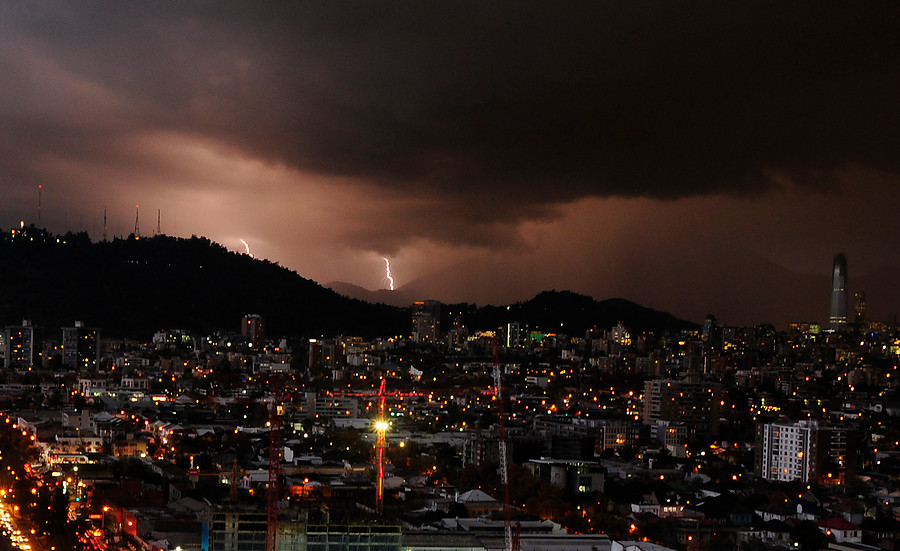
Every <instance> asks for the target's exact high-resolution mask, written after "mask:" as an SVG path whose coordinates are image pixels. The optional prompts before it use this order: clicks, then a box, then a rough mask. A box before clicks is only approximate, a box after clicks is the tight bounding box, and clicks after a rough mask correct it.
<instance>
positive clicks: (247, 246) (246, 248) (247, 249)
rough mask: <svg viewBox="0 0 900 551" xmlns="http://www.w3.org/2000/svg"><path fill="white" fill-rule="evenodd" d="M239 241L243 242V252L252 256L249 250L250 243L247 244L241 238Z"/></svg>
mask: <svg viewBox="0 0 900 551" xmlns="http://www.w3.org/2000/svg"><path fill="white" fill-rule="evenodd" d="M240 242H241V243H243V244H244V249H245V252H244V254H246V255H247V256H249V257H250V258H253V253H251V252H250V245H248V244H247V242H246V241H244V240H243V239H241V240H240Z"/></svg>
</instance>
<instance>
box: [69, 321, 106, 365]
mask: <svg viewBox="0 0 900 551" xmlns="http://www.w3.org/2000/svg"><path fill="white" fill-rule="evenodd" d="M98 333H99V332H98V331H97V329H91V328H89V327H85V326H84V323H82V322H80V321H76V322H75V327H63V330H62V363H63V365H64V366H66V367H71V368H73V369H78V370H88V369H96V368H97V365H98V359H99V356H98V347H97V342H98Z"/></svg>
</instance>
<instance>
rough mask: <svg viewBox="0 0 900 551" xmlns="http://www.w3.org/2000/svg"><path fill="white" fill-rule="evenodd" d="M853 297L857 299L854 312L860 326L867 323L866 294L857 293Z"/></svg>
mask: <svg viewBox="0 0 900 551" xmlns="http://www.w3.org/2000/svg"><path fill="white" fill-rule="evenodd" d="M853 297H854V298H855V299H856V301H855V304H854V306H853V310H854V311H855V312H856V323H857V325H859V324H862V323H863V322H865V321H866V294H865V293H864V292H862V291H857V292H856V293H855V294H854V295H853Z"/></svg>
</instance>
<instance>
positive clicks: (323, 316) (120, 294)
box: [0, 226, 695, 338]
mask: <svg viewBox="0 0 900 551" xmlns="http://www.w3.org/2000/svg"><path fill="white" fill-rule="evenodd" d="M454 309H456V310H460V311H462V312H464V314H463V317H464V318H465V319H464V322H465V323H466V325H467V326H468V327H469V328H470V329H472V330H479V329H495V328H497V327H501V326H505V325H506V324H507V323H508V322H511V321H517V322H519V323H521V324H522V325H523V327H524V326H527V327H530V328H531V329H536V330H539V331H544V332H555V333H567V334H573V335H578V334H582V333H584V331H585V330H586V329H589V328H591V327H595V326H596V327H604V328H605V327H611V326H613V325H615V324H617V323H619V322H623V323H625V324H626V325H628V326H629V327H630V328H631V329H632V330H634V331H639V332H640V331H654V332H663V331H672V330H675V331H677V330H680V329H684V328H694V327H695V325H693V324H691V323H689V322H686V321H683V320H679V319H677V318H675V317H673V316H672V315H670V314H668V313H665V312H658V311H656V310H651V309H649V308H644V307H642V306H640V305H638V304H635V303H633V302H630V301H627V300H624V299H610V300H604V301H602V302H597V301H595V300H594V299H592V298H591V297H588V296H584V295H579V294H576V293H572V292H566V291H562V292H560V291H547V292H543V293H541V294H539V295H537V296H536V297H535V298H533V299H531V300H529V301H527V302H519V303H516V304H513V305H510V306H509V307H506V306H502V307H498V306H486V307H483V308H478V307H476V306H474V305H455V306H451V307H449V308H447V309H446V311H448V312H450V311H453V310H454ZM250 313H253V314H260V315H262V316H263V317H264V318H265V320H266V326H267V333H268V334H269V335H273V336H292V337H302V336H318V335H336V334H351V335H360V336H370V337H371V336H384V337H387V336H392V335H403V334H406V333H407V332H408V331H409V327H410V322H409V320H410V312H409V309H405V308H395V307H392V306H386V305H384V304H369V303H367V302H363V301H360V300H355V299H350V298H347V297H344V296H341V295H339V294H337V293H335V292H334V291H332V290H330V289H326V288H324V287H322V286H321V285H319V284H318V283H316V282H315V281H312V280H309V279H305V278H303V277H301V276H300V275H298V274H297V273H296V272H293V271H291V270H288V269H287V268H283V267H281V266H279V265H278V264H276V263H273V262H269V261H266V260H259V259H254V258H252V257H250V256H247V255H245V254H239V253H235V252H231V251H228V250H227V249H225V248H224V247H223V246H221V245H219V244H217V243H214V242H212V241H210V240H209V239H207V238H204V237H196V236H194V237H191V238H190V239H182V238H176V237H169V236H156V237H142V238H139V239H137V238H135V237H134V236H130V237H128V238H125V239H114V240H112V241H105V242H100V243H92V242H91V240H90V239H89V238H88V236H87V234H84V233H78V234H73V233H68V234H66V235H63V236H56V235H53V234H51V233H49V232H47V231H46V230H43V229H41V228H36V227H34V226H28V227H25V228H22V229H16V230H12V231H7V232H5V233H3V234H0V324H4V325H10V324H18V323H20V322H21V320H23V319H28V320H31V321H32V322H33V323H34V324H35V325H37V326H38V327H41V326H43V327H46V328H48V331H56V329H57V328H59V327H63V326H70V325H71V324H72V323H73V322H74V321H75V320H82V321H84V322H85V323H86V324H87V325H89V326H95V327H100V328H102V329H103V333H104V335H106V336H114V337H137V338H146V337H147V335H148V334H151V333H153V332H156V331H159V330H162V329H172V328H178V329H187V330H190V331H195V332H199V333H201V334H208V333H212V332H214V331H216V330H226V331H227V330H231V329H233V330H234V331H237V329H238V327H239V324H240V319H241V317H242V316H243V315H245V314H250ZM446 326H447V327H449V326H450V324H449V323H447V325H446Z"/></svg>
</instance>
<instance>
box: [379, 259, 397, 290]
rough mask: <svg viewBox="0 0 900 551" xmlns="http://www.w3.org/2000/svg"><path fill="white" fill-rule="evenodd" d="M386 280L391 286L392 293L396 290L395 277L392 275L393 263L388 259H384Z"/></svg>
mask: <svg viewBox="0 0 900 551" xmlns="http://www.w3.org/2000/svg"><path fill="white" fill-rule="evenodd" d="M382 258H383V259H384V279H385V280H387V282H388V283H389V284H390V289H391V291H393V290H394V276H392V275H391V263H390V261H389V260H388V259H387V258H384V257H382Z"/></svg>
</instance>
